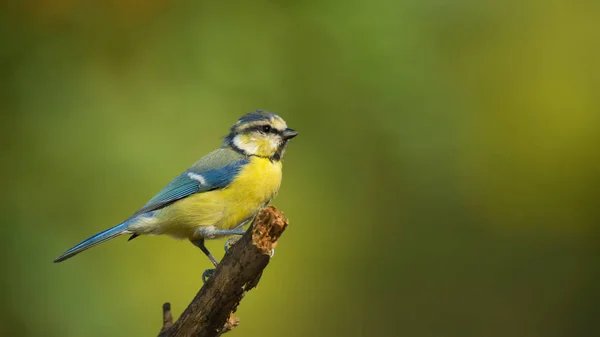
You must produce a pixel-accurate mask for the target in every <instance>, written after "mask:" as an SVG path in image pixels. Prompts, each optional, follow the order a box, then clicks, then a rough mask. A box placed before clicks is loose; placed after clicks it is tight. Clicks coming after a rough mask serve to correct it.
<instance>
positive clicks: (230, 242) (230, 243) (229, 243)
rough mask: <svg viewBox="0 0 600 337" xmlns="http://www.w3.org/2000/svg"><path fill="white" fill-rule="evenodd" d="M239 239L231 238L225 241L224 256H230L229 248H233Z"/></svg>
mask: <svg viewBox="0 0 600 337" xmlns="http://www.w3.org/2000/svg"><path fill="white" fill-rule="evenodd" d="M240 239H241V237H239V236H238V237H231V238H229V239H227V241H225V246H224V247H223V248H224V249H225V255H231V247H233V245H234V244H235V243H236V242H238V241H239V240H240Z"/></svg>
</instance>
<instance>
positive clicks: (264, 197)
mask: <svg viewBox="0 0 600 337" xmlns="http://www.w3.org/2000/svg"><path fill="white" fill-rule="evenodd" d="M296 135H298V132H297V131H295V130H293V129H290V128H288V127H287V124H286V122H285V121H284V120H283V119H282V118H281V117H279V116H277V115H276V114H274V113H271V112H267V111H261V110H257V111H254V112H250V113H247V114H246V115H244V116H242V117H241V118H240V119H239V120H238V121H237V122H236V123H235V124H234V125H233V126H232V127H231V129H230V133H229V135H227V136H226V137H225V140H224V141H223V143H222V145H221V147H220V148H218V149H217V150H215V151H213V152H210V153H209V154H207V155H206V156H204V157H202V158H201V159H200V160H198V161H197V162H196V163H194V164H192V166H190V168H188V169H187V170H186V171H184V172H183V173H182V174H180V175H179V176H177V177H176V178H175V179H173V180H172V181H171V182H170V183H169V184H168V185H167V186H165V187H164V188H163V189H162V190H161V191H160V192H158V194H156V195H155V196H154V197H153V198H152V199H150V201H148V203H146V204H145V205H144V206H143V207H142V208H141V209H139V210H138V211H137V212H135V213H134V214H133V215H132V216H130V217H129V218H128V219H127V220H125V221H124V222H122V223H121V224H119V225H116V226H114V227H112V228H109V229H107V230H105V231H103V232H100V233H98V234H96V235H94V236H92V237H90V238H89V239H87V240H84V241H83V242H81V243H80V244H78V245H76V246H74V247H73V248H71V249H69V250H67V251H66V252H64V253H63V254H62V255H60V256H59V257H57V258H56V259H55V260H54V262H61V261H64V260H66V259H68V258H70V257H72V256H75V255H76V254H79V253H80V252H82V251H84V250H86V249H88V248H91V247H93V246H95V245H97V244H100V243H102V242H105V241H107V240H110V239H112V238H115V237H117V236H119V235H122V234H130V235H131V237H130V238H129V240H131V239H133V238H136V237H138V236H141V235H157V234H167V235H170V236H172V237H174V238H178V239H189V240H190V241H191V242H192V243H193V244H194V245H196V246H198V247H199V248H200V249H201V250H202V252H204V254H206V256H208V258H209V259H210V260H211V262H212V263H213V264H214V265H215V266H216V265H217V263H218V261H217V260H216V259H215V258H214V257H213V256H212V255H211V253H210V252H209V251H208V249H206V247H205V245H204V240H205V239H214V238H219V237H223V236H229V235H236V234H243V233H244V229H243V226H244V225H245V224H247V223H249V222H251V221H252V220H253V219H254V217H255V216H256V214H257V213H258V212H259V211H260V210H261V209H262V208H263V207H265V206H266V205H267V204H269V202H270V201H271V200H272V199H273V198H274V197H275V195H276V194H277V192H278V190H279V186H280V185H281V168H282V163H281V161H282V159H283V155H284V152H285V149H286V146H287V143H288V141H289V140H290V139H292V138H294V137H295V136H296Z"/></svg>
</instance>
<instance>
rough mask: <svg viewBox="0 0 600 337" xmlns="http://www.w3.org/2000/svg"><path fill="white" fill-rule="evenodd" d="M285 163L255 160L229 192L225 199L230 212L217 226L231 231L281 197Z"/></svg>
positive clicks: (223, 196) (239, 176)
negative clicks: (278, 196)
mask: <svg viewBox="0 0 600 337" xmlns="http://www.w3.org/2000/svg"><path fill="white" fill-rule="evenodd" d="M281 167H282V166H281V162H280V161H276V162H272V161H271V160H269V159H266V158H261V157H251V159H250V163H249V164H247V165H246V166H245V167H244V168H243V169H242V171H241V172H240V173H239V175H238V177H237V178H236V179H235V180H234V181H233V183H231V185H229V186H228V187H226V188H225V189H223V190H221V195H222V196H221V197H222V198H223V199H224V200H225V204H226V205H227V206H226V208H227V211H226V213H225V214H224V217H223V220H222V221H221V223H220V224H218V225H216V226H217V227H219V228H223V229H231V228H234V227H235V226H237V225H238V224H239V223H241V222H242V221H244V220H246V219H248V218H249V217H251V216H253V215H254V214H256V212H258V211H259V210H260V209H261V208H262V207H264V206H265V205H266V204H267V203H269V201H271V199H273V198H274V197H275V195H277V192H278V191H279V187H280V186H281Z"/></svg>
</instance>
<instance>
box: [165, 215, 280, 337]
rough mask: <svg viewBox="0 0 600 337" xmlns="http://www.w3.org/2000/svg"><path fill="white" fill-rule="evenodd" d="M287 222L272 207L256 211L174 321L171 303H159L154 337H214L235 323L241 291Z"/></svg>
mask: <svg viewBox="0 0 600 337" xmlns="http://www.w3.org/2000/svg"><path fill="white" fill-rule="evenodd" d="M287 225H288V221H287V219H285V217H284V216H283V213H281V212H280V211H278V210H277V209H276V208H275V207H273V206H269V207H267V208H265V209H263V210H262V211H260V212H259V214H258V216H257V217H256V220H255V221H254V223H253V225H252V228H251V230H248V231H246V233H245V234H244V235H243V236H242V237H241V239H240V240H239V241H238V242H236V243H235V244H234V245H233V246H232V247H231V249H230V254H226V255H225V257H224V258H223V260H222V261H221V262H220V263H219V265H218V266H217V268H216V270H215V273H214V274H213V275H212V276H211V277H210V278H209V279H208V281H207V282H206V284H204V285H203V286H202V288H200V291H199V292H198V294H196V297H194V299H193V300H192V303H190V305H189V306H188V307H187V308H186V309H185V311H184V312H183V313H182V314H181V316H180V317H179V319H178V320H177V321H176V322H175V323H173V318H172V316H171V305H170V304H169V303H165V304H164V305H163V328H162V330H161V332H160V334H159V335H158V336H159V337H175V336H177V337H191V336H194V337H216V336H220V335H221V334H223V333H225V332H227V331H229V330H231V329H232V328H233V327H235V326H237V324H238V323H239V319H237V318H235V317H233V313H234V312H235V311H236V309H237V306H238V305H239V303H240V301H241V300H242V298H243V297H244V294H245V293H246V292H247V291H249V290H250V289H252V288H254V287H256V285H257V284H258V281H259V280H260V277H261V275H262V272H263V270H264V269H265V267H266V266H267V264H268V263H269V260H270V259H271V252H272V249H274V248H275V246H276V245H277V240H278V239H279V237H280V236H281V234H282V233H283V231H284V230H285V228H286V227H287Z"/></svg>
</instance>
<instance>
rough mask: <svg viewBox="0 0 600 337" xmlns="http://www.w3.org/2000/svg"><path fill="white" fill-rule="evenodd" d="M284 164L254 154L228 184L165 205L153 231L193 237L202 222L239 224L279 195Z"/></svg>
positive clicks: (226, 225) (229, 226) (226, 226)
mask: <svg viewBox="0 0 600 337" xmlns="http://www.w3.org/2000/svg"><path fill="white" fill-rule="evenodd" d="M281 168H282V165H281V162H280V161H276V162H272V161H270V160H269V159H266V158H260V157H251V159H250V162H249V163H248V164H247V165H245V166H244V168H243V169H242V170H241V171H240V172H239V174H238V176H237V177H236V179H235V180H234V181H233V182H232V183H231V184H230V185H229V186H227V187H226V188H224V189H220V190H214V191H209V192H204V193H198V194H194V195H191V196H189V197H187V198H184V199H182V200H179V201H177V202H176V203H174V204H173V205H171V206H169V207H167V208H165V209H164V210H163V211H162V212H161V215H160V218H161V221H159V223H157V224H156V226H155V227H154V226H153V227H154V228H153V230H152V233H154V234H169V235H171V236H174V237H178V238H193V237H195V236H196V233H195V232H196V229H198V227H202V226H215V227H217V228H219V229H232V228H235V227H236V226H237V225H239V224H240V223H242V222H243V221H245V220H247V219H249V218H250V217H252V216H253V215H255V214H256V213H257V212H258V211H259V210H260V209H261V208H262V207H264V206H265V205H266V204H267V203H268V202H269V201H271V199H273V197H275V195H276V194H277V192H278V191H279V186H280V185H281Z"/></svg>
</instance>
